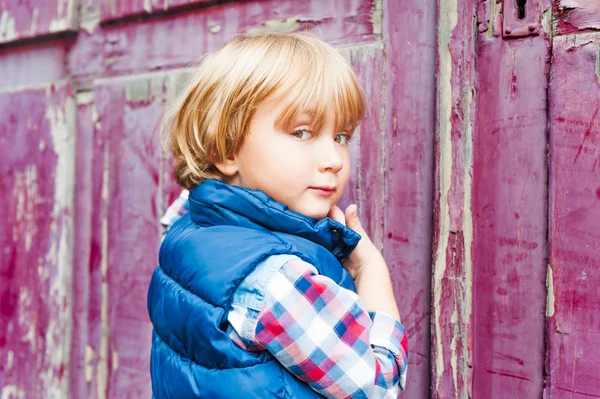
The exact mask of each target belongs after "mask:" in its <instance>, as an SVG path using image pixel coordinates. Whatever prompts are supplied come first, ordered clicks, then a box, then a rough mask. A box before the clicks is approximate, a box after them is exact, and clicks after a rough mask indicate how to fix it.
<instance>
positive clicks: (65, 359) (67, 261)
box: [41, 86, 76, 397]
mask: <svg viewBox="0 0 600 399" xmlns="http://www.w3.org/2000/svg"><path fill="white" fill-rule="evenodd" d="M68 88H69V87H68V86H64V87H62V88H61V89H60V90H59V91H57V92H53V90H54V89H52V88H48V90H47V92H46V95H47V97H48V100H49V101H50V104H51V105H50V106H49V107H48V108H47V110H46V118H47V119H48V120H49V122H50V134H51V137H52V148H53V149H54V151H55V152H56V157H57V158H56V159H57V164H56V168H55V173H54V178H55V180H54V195H55V197H54V207H53V211H52V224H51V226H50V231H51V232H55V233H56V234H55V237H56V238H54V239H53V240H52V242H51V247H50V250H49V251H48V255H47V257H48V260H49V261H52V262H55V264H56V270H55V272H54V273H55V275H54V276H53V277H52V279H51V280H50V287H49V288H50V291H49V295H50V298H49V300H50V299H51V300H52V301H53V303H54V304H55V305H54V306H55V307H56V309H57V312H58V314H57V316H55V317H54V318H52V319H51V320H50V321H49V326H48V328H47V329H46V338H45V343H46V347H45V352H46V353H45V358H46V359H48V360H49V366H50V367H48V369H47V372H46V373H43V374H42V375H41V377H42V379H45V380H46V383H45V386H44V387H45V389H46V391H47V392H48V394H49V396H50V397H60V396H64V395H65V394H66V392H68V387H69V371H68V370H69V367H68V366H69V362H70V359H69V353H70V351H69V348H70V345H71V330H72V319H71V315H72V301H71V299H70V296H69V293H70V292H71V283H72V269H73V251H72V248H73V209H74V184H75V167H74V165H75V115H76V104H75V98H74V97H73V96H72V95H70V94H69V91H70V88H69V89H68ZM59 95H63V96H64V98H62V99H61V98H60V97H59ZM53 101H55V102H56V104H53V103H52V102H53ZM61 369H62V370H65V371H64V374H63V376H62V378H56V376H55V374H54V373H55V371H56V370H61Z"/></svg>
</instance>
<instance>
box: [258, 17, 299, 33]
mask: <svg viewBox="0 0 600 399" xmlns="http://www.w3.org/2000/svg"><path fill="white" fill-rule="evenodd" d="M298 29H300V21H299V20H298V19H297V18H296V17H288V18H286V19H284V20H279V19H271V20H268V21H266V22H265V23H264V24H262V25H259V26H254V27H252V28H249V29H246V34H248V35H267V34H272V33H292V32H296V31H297V30H298Z"/></svg>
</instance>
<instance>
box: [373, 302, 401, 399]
mask: <svg viewBox="0 0 600 399" xmlns="http://www.w3.org/2000/svg"><path fill="white" fill-rule="evenodd" d="M369 316H371V320H372V324H371V329H370V330H369V341H370V344H371V345H372V346H377V347H380V348H385V349H387V350H388V351H390V352H391V353H392V354H393V355H394V359H396V364H397V365H398V376H399V381H400V382H399V385H400V389H401V390H403V391H404V388H405V385H406V371H407V368H408V339H407V337H406V333H405V331H404V326H403V325H402V324H401V323H400V322H399V321H398V320H396V319H394V318H393V317H392V316H390V315H388V314H387V313H384V312H369Z"/></svg>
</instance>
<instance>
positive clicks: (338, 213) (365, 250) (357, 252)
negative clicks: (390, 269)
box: [328, 204, 387, 280]
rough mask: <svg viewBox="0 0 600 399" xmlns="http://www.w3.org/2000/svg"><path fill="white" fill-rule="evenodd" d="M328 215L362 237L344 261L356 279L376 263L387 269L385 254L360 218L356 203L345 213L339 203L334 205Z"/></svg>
mask: <svg viewBox="0 0 600 399" xmlns="http://www.w3.org/2000/svg"><path fill="white" fill-rule="evenodd" d="M328 216H329V217H330V218H332V219H333V220H336V221H338V222H340V223H342V224H344V225H346V226H347V227H349V228H351V229H352V230H354V231H356V232H357V233H358V234H360V236H361V237H362V238H361V240H360V241H359V242H358V245H357V246H356V248H355V249H354V251H352V253H351V254H350V256H348V257H347V258H346V259H344V260H343V261H342V264H343V266H344V267H345V268H346V270H348V273H350V276H351V277H352V278H353V279H354V280H356V279H357V278H358V277H360V275H361V273H362V272H363V271H364V270H366V269H367V268H368V267H371V266H374V265H375V264H378V266H381V265H383V266H384V267H385V268H386V269H387V266H386V265H385V261H384V260H383V256H381V253H380V252H379V250H378V249H377V247H376V246H375V244H373V242H372V241H371V239H370V238H369V236H368V235H367V233H366V231H365V229H363V227H362V224H361V223H360V220H359V219H358V213H357V208H356V205H354V204H352V205H350V206H349V207H348V208H346V213H345V214H344V212H342V210H341V209H340V208H339V207H338V206H337V205H334V206H333V207H332V208H331V210H330V211H329V215H328Z"/></svg>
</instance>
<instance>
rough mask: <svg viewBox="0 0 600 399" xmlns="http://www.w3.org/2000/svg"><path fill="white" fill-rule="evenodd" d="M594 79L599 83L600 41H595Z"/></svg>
mask: <svg viewBox="0 0 600 399" xmlns="http://www.w3.org/2000/svg"><path fill="white" fill-rule="evenodd" d="M596 79H597V80H598V83H600V43H596Z"/></svg>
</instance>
